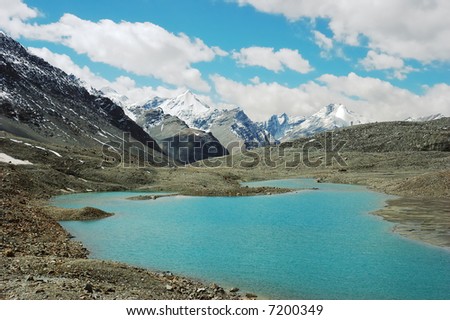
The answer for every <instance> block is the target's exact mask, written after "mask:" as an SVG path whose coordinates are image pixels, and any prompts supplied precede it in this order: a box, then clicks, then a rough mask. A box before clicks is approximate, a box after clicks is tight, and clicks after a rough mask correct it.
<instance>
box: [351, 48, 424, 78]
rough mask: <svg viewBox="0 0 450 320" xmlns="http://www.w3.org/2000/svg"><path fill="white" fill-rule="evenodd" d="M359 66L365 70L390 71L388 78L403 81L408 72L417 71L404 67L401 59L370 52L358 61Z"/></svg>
mask: <svg viewBox="0 0 450 320" xmlns="http://www.w3.org/2000/svg"><path fill="white" fill-rule="evenodd" d="M359 64H360V65H361V66H363V67H364V69H365V70H367V71H371V70H391V71H392V72H391V74H390V77H393V78H396V79H399V80H404V79H405V78H406V75H407V74H408V73H410V72H413V71H417V70H416V69H414V68H412V67H410V66H406V65H405V63H404V62H403V60H402V59H400V58H398V57H393V56H390V55H388V54H384V53H377V52H375V51H373V50H370V51H369V52H368V53H367V56H366V57H365V58H364V59H362V60H360V61H359Z"/></svg>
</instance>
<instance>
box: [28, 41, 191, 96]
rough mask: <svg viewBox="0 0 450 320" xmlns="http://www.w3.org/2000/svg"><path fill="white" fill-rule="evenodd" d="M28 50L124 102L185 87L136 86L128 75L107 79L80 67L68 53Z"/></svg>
mask: <svg viewBox="0 0 450 320" xmlns="http://www.w3.org/2000/svg"><path fill="white" fill-rule="evenodd" d="M28 50H29V51H30V52H31V53H32V54H34V55H36V56H38V57H41V58H42V59H44V60H45V61H47V62H48V63H50V64H51V65H53V66H55V67H57V68H59V69H61V70H63V71H64V72H66V73H67V74H72V75H74V76H75V77H77V78H79V79H80V80H81V81H83V82H84V83H85V85H86V87H88V88H89V87H92V88H95V89H97V90H104V91H105V92H106V93H107V94H108V93H109V94H110V93H111V92H109V91H111V89H112V90H114V91H115V92H116V93H117V94H115V95H114V96H111V97H113V98H116V99H117V100H119V101H120V100H121V98H122V99H125V97H126V99H127V100H126V101H121V102H126V104H130V105H132V104H138V105H139V104H144V103H145V102H147V101H148V100H150V99H151V98H153V97H155V96H160V97H172V96H176V95H177V94H179V93H181V92H182V91H183V90H185V89H186V88H179V89H176V90H171V89H167V88H165V87H162V86H158V87H156V88H153V87H150V86H137V85H136V82H135V81H134V80H133V79H131V78H130V77H126V76H120V77H117V78H116V79H115V80H114V81H109V80H107V79H105V78H103V77H101V76H99V75H97V74H95V73H93V72H92V71H91V70H90V69H89V67H87V66H83V67H80V66H79V65H77V64H76V63H75V62H74V61H73V60H72V59H71V58H70V57H69V56H68V55H66V54H59V53H54V52H52V51H50V50H49V49H47V48H33V47H31V48H28Z"/></svg>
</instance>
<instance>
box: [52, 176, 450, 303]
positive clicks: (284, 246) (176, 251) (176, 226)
mask: <svg viewBox="0 0 450 320" xmlns="http://www.w3.org/2000/svg"><path fill="white" fill-rule="evenodd" d="M248 185H250V186H252V185H253V186H263V185H264V186H279V187H289V188H299V189H301V188H310V187H319V188H320V189H319V190H299V191H297V192H294V193H288V194H282V195H271V196H254V197H186V196H173V197H165V198H159V199H157V200H145V201H132V200H127V199H126V198H127V197H131V196H135V195H140V194H147V193H134V192H108V193H88V194H74V195H65V196H60V197H56V198H54V199H53V201H52V204H53V205H55V206H60V207H65V208H82V207H85V206H92V207H97V208H100V209H103V210H105V211H110V212H114V213H115V215H114V216H113V217H110V218H107V219H102V220H97V221H88V222H78V221H77V222H72V221H71V222H61V224H62V225H63V227H64V228H66V229H67V230H68V231H69V232H70V233H71V234H72V235H74V236H75V237H76V240H79V241H81V242H83V244H84V245H85V246H86V247H87V248H88V249H89V250H90V251H91V257H92V258H100V259H108V260H115V261H122V262H127V263H130V264H133V265H137V266H141V267H147V268H150V269H153V270H170V271H172V272H174V273H177V274H180V275H184V276H188V277H193V278H198V279H201V280H204V281H208V282H216V283H219V284H220V285H222V286H224V287H226V288H230V287H232V286H236V287H239V288H241V291H243V292H254V293H257V294H258V295H259V296H261V297H265V298H271V299H450V251H449V250H447V249H442V248H438V247H433V246H429V245H426V244H422V243H420V242H415V241H412V240H408V239H406V238H403V237H401V236H399V235H397V234H394V233H392V232H391V230H392V228H393V226H394V225H393V224H391V223H389V222H386V221H384V220H382V219H381V218H379V217H377V216H374V215H371V214H369V212H370V211H374V210H376V209H379V208H381V207H383V206H384V205H385V201H386V200H387V199H389V196H387V195H385V194H380V193H376V192H372V191H369V190H367V189H366V188H364V187H359V186H351V185H339V184H317V183H316V182H315V181H313V180H310V179H294V180H277V181H263V182H256V183H249V184H248Z"/></svg>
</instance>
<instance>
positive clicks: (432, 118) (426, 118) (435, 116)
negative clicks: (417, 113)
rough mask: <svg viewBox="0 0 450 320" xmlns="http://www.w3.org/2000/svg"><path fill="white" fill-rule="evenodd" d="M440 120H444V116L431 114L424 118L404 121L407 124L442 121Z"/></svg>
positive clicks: (410, 118)
mask: <svg viewBox="0 0 450 320" xmlns="http://www.w3.org/2000/svg"><path fill="white" fill-rule="evenodd" d="M442 118H445V116H444V115H443V114H442V113H437V114H432V115H429V116H425V117H418V118H412V117H409V118H408V119H406V120H405V121H409V122H423V121H431V120H438V119H442Z"/></svg>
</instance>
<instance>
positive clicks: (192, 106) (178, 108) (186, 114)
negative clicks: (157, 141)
mask: <svg viewBox="0 0 450 320" xmlns="http://www.w3.org/2000/svg"><path fill="white" fill-rule="evenodd" d="M152 102H153V103H154V102H155V101H154V99H153V100H152ZM154 105H157V106H158V107H159V108H161V109H162V110H163V111H164V113H165V114H170V115H171V116H176V117H178V118H179V119H181V120H183V121H184V122H186V124H187V125H188V126H189V127H191V128H195V127H196V126H195V120H196V119H201V118H204V117H206V116H207V115H208V114H209V113H210V112H211V111H213V109H212V108H211V107H210V106H208V105H207V104H205V103H203V102H202V101H200V99H199V98H198V97H197V96H196V95H195V94H193V93H192V92H191V91H189V90H187V91H186V92H184V93H183V94H180V95H179V96H177V97H175V98H173V99H167V100H165V101H163V102H162V103H160V104H155V103H154Z"/></svg>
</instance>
